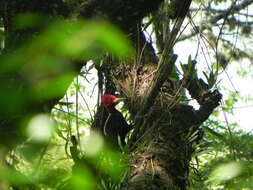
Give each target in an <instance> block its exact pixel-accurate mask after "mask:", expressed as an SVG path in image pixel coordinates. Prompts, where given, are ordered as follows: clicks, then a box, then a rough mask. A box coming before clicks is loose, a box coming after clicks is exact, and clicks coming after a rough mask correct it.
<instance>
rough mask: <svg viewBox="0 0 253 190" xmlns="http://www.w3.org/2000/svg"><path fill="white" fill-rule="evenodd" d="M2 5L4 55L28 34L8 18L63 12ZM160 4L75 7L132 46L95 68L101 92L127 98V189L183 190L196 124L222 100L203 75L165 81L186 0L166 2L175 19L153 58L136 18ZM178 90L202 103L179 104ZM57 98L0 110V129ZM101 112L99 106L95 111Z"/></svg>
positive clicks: (152, 0)
mask: <svg viewBox="0 0 253 190" xmlns="http://www.w3.org/2000/svg"><path fill="white" fill-rule="evenodd" d="M1 2H3V6H1V8H2V9H3V13H2V14H1V15H3V18H4V24H5V29H6V32H7V34H8V36H7V50H8V49H9V51H10V52H13V51H15V48H16V47H18V46H19V44H20V43H21V42H22V41H23V39H25V38H26V37H27V36H30V35H32V34H33V32H34V31H20V30H16V29H14V28H13V27H12V19H13V18H14V16H15V15H17V14H18V13H21V12H28V11H29V12H40V13H43V14H47V15H51V16H54V15H55V14H56V15H57V16H67V15H68V10H67V9H66V7H65V4H64V3H63V2H62V1H60V0H54V1H52V0H50V1H46V0H40V1H38V0H37V1H30V0H12V1H1ZM162 2H163V1H162V0H145V1H144V0H129V1H118V0H107V1H105V0H104V1H103V0H86V1H83V3H82V5H81V6H80V7H78V8H77V9H76V10H75V11H73V13H74V14H73V15H75V16H76V17H81V18H85V19H89V18H93V17H102V18H104V19H108V20H109V21H111V22H112V23H114V24H116V25H117V26H118V27H120V28H121V29H122V30H123V31H124V32H125V33H126V34H127V35H128V36H129V39H130V40H131V41H132V42H133V45H134V47H135V49H136V56H135V57H132V58H130V59H128V60H116V59H114V58H113V57H112V56H109V57H107V58H106V59H105V64H104V65H103V66H102V67H100V68H97V69H98V71H99V74H100V77H102V78H103V79H105V81H106V84H105V87H106V88H105V90H106V93H108V92H109V93H113V92H115V91H118V92H120V93H121V95H122V96H125V97H127V100H126V102H125V104H126V107H127V108H128V110H129V113H130V116H131V119H132V120H133V123H134V131H133V134H132V137H131V139H130V142H129V143H130V144H131V152H130V155H131V156H130V158H131V159H130V171H129V175H128V178H127V183H126V187H127V189H129V190H137V189H138V190H142V189H143V190H144V189H145V190H149V189H152V190H156V189H159V190H161V189H162V190H163V189H164V190H165V189H166V190H185V189H187V185H188V174H189V162H190V160H191V157H192V154H193V153H194V151H195V150H194V146H193V144H196V143H198V142H199V141H200V140H201V138H202V137H201V135H202V134H201V130H200V125H201V124H202V123H203V122H204V121H205V120H206V119H207V118H208V116H209V115H210V114H211V113H212V111H213V110H214V108H215V107H217V106H218V105H219V101H220V99H221V94H220V93H219V92H218V91H210V90H209V89H208V88H204V89H203V88H200V87H199V85H198V84H199V83H200V82H199V81H201V79H194V80H193V75H192V74H191V72H189V73H188V74H185V76H184V78H183V79H181V80H179V81H176V82H172V81H170V80H169V75H170V73H171V71H172V69H173V66H174V63H175V61H176V58H177V56H176V55H173V54H172V49H173V45H174V43H175V39H176V36H177V34H178V31H179V29H180V26H181V24H182V22H183V20H184V17H185V16H186V13H187V11H188V9H189V6H190V4H191V0H184V1H180V0H178V1H177V0H175V1H173V2H172V3H173V4H172V5H173V6H172V7H173V8H174V9H175V10H176V12H175V13H174V14H173V18H174V19H176V24H175V27H174V30H173V31H172V32H171V33H170V37H169V38H168V39H167V42H166V45H164V46H163V47H162V51H163V52H162V54H161V56H159V57H158V56H157V55H156V54H155V51H154V48H153V46H152V44H150V43H149V42H147V40H146V39H145V36H144V34H143V33H142V28H141V19H142V18H143V17H144V16H146V15H148V14H151V13H154V12H155V11H157V10H158V8H159V6H160V5H161V3H162ZM73 64H74V63H73ZM81 66H82V64H77V67H75V69H76V70H80V68H81ZM19 77H20V76H19V75H18V73H15V74H14V75H12V76H7V77H5V78H3V79H1V83H2V84H6V82H7V81H9V80H12V79H13V80H14V84H15V87H16V86H22V85H23V81H22V80H20V78H19ZM197 81H198V82H197ZM204 86H205V85H204ZM10 88H14V87H13V86H10ZM184 89H186V90H188V91H189V93H190V95H191V96H192V98H194V99H196V100H197V101H198V103H199V105H200V108H199V109H198V110H195V109H194V108H193V107H192V106H190V105H187V104H183V103H182V101H181V100H180V92H181V91H183V90H184ZM66 90H67V89H66ZM17 93H18V94H19V93H20V92H17ZM21 93H22V92H21ZM59 98H60V97H59ZM59 98H56V99H52V100H48V101H46V102H29V101H28V102H25V103H26V106H25V107H24V109H22V110H21V111H20V112H18V113H15V115H11V117H9V115H8V114H2V115H1V118H0V120H1V126H0V129H1V130H6V129H8V130H6V131H10V128H14V131H15V130H16V125H17V124H18V123H19V121H20V119H21V118H22V117H23V116H24V115H25V112H26V111H27V110H29V112H30V113H31V112H43V111H44V107H45V106H47V107H48V110H50V109H51V108H52V107H53V105H55V104H56V103H57V101H58V100H59ZM4 111H5V110H1V112H4ZM101 112H102V108H101V109H98V113H101ZM99 118H101V117H98V120H96V122H95V123H94V126H95V127H97V128H98V129H102V127H103V122H100V120H99ZM1 134H3V132H1ZM1 143H4V142H1ZM8 143H9V141H8Z"/></svg>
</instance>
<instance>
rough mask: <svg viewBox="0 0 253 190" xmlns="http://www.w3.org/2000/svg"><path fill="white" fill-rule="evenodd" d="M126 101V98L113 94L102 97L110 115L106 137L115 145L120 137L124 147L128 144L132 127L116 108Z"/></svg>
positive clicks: (106, 127)
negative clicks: (126, 141)
mask: <svg viewBox="0 0 253 190" xmlns="http://www.w3.org/2000/svg"><path fill="white" fill-rule="evenodd" d="M124 99H125V98H117V97H116V96H114V95H111V94H105V95H103V96H102V104H103V106H104V108H105V110H106V111H107V112H108V113H109V115H108V118H107V120H106V122H105V124H104V135H105V136H106V137H108V138H109V139H110V140H111V141H113V143H118V137H119V138H120V142H121V144H122V145H125V144H126V143H125V138H126V135H127V133H128V132H129V131H130V130H131V129H132V126H130V125H128V123H127V122H126V120H125V118H124V117H123V115H122V113H120V112H119V111H118V110H117V109H116V108H115V106H116V105H117V104H118V103H119V102H120V101H121V100H124Z"/></svg>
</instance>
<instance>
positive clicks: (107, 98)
mask: <svg viewBox="0 0 253 190" xmlns="http://www.w3.org/2000/svg"><path fill="white" fill-rule="evenodd" d="M116 100H117V97H116V96H114V95H111V94H105V95H103V96H102V104H103V105H104V107H105V109H106V111H108V112H109V113H112V112H114V111H116V108H115V106H116V105H117V103H118V102H117V101H116Z"/></svg>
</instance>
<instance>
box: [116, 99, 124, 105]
mask: <svg viewBox="0 0 253 190" xmlns="http://www.w3.org/2000/svg"><path fill="white" fill-rule="evenodd" d="M123 100H126V98H116V99H115V100H114V102H115V103H116V104H118V103H119V102H121V101H123Z"/></svg>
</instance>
